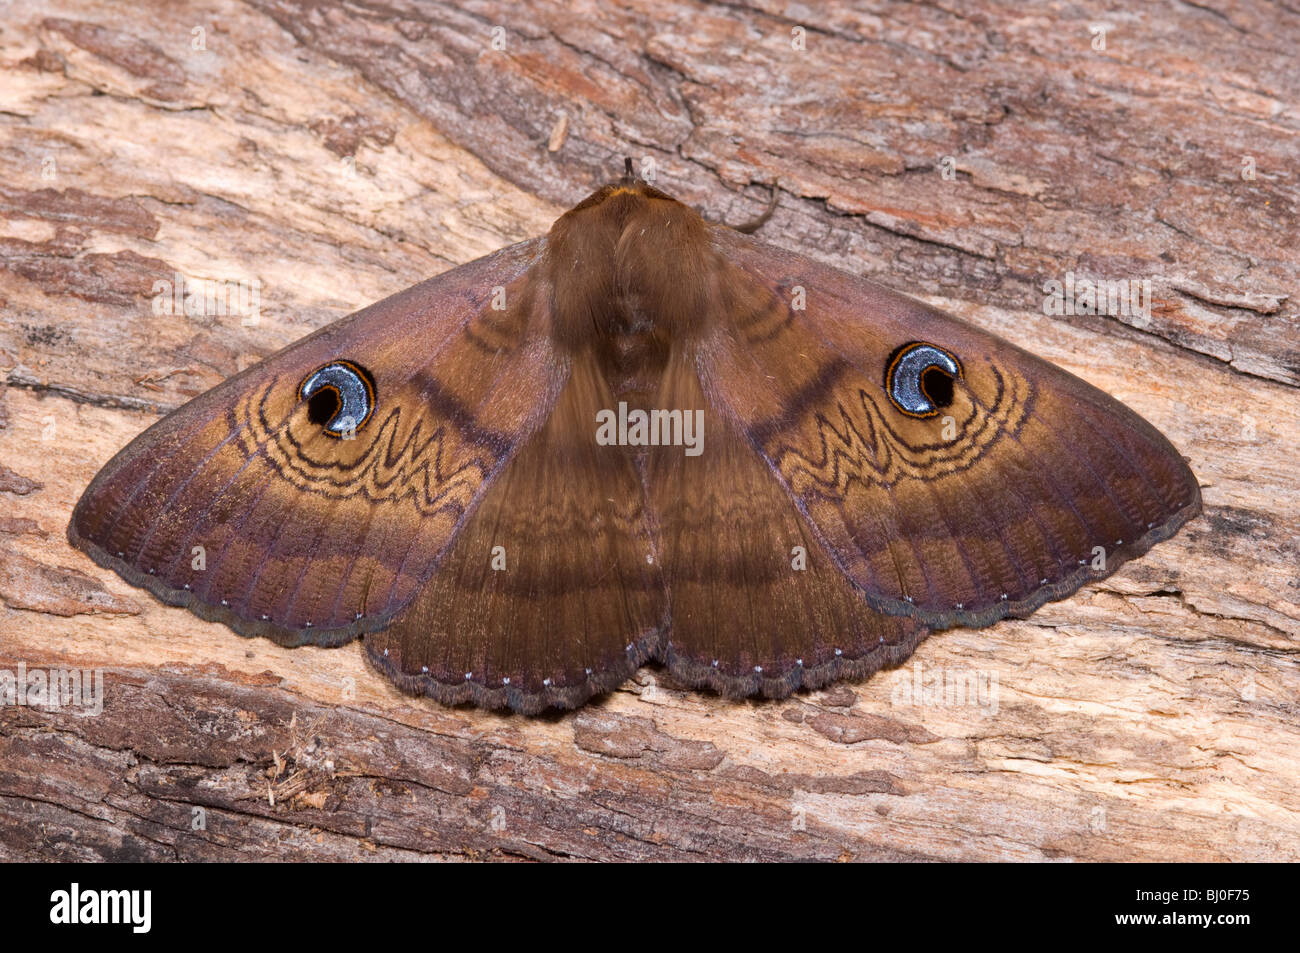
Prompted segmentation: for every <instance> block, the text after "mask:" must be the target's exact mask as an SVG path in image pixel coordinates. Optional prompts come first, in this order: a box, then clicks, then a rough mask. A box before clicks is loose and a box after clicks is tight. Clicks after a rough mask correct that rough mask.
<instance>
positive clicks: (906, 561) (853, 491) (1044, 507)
mask: <svg viewBox="0 0 1300 953" xmlns="http://www.w3.org/2000/svg"><path fill="white" fill-rule="evenodd" d="M714 249H715V251H716V252H717V253H718V254H719V255H720V256H721V259H722V260H724V261H725V262H727V263H729V264H728V265H726V266H723V267H721V269H720V279H719V281H718V284H717V289H718V290H717V291H716V294H717V296H718V299H719V307H718V309H717V310H718V312H719V314H721V315H723V319H722V320H721V321H717V322H714V323H712V324H711V326H710V327H709V329H708V330H707V331H706V332H705V337H704V338H703V340H701V342H700V344H699V346H698V349H697V355H698V357H697V360H698V364H699V368H700V373H701V378H702V381H703V383H704V387H705V391H706V393H707V394H708V396H709V398H710V400H711V401H712V402H713V403H714V404H715V405H716V406H718V407H720V408H722V409H724V410H725V411H726V412H727V413H728V414H729V415H730V416H731V417H732V418H733V419H734V420H735V421H736V422H737V423H738V424H739V426H740V427H741V429H742V430H743V432H744V433H745V436H746V437H747V439H748V441H749V443H750V445H751V446H753V447H754V448H755V449H757V450H758V451H759V452H760V453H761V454H762V455H763V457H764V459H765V460H766V461H767V463H768V464H769V466H770V468H771V471H772V473H773V475H774V476H775V478H776V479H778V480H779V481H780V482H781V483H782V484H783V485H784V487H785V488H786V490H787V491H788V492H789V493H790V495H791V496H792V498H793V499H794V500H795V501H796V503H797V504H798V506H799V507H800V509H801V510H802V512H803V513H804V514H805V515H806V516H807V517H808V519H809V522H810V523H811V525H812V526H813V527H815V532H816V534H817V536H818V538H819V539H820V540H821V542H822V544H823V545H824V546H825V547H826V549H827V551H828V552H829V553H830V554H831V556H832V558H833V559H834V560H835V562H836V564H837V565H838V566H839V567H840V568H841V569H842V570H843V571H844V572H845V573H846V574H847V575H848V577H849V578H850V579H852V580H853V582H854V583H855V584H856V585H857V586H858V587H860V588H861V590H862V591H863V593H864V594H865V595H866V597H867V598H868V599H869V600H870V601H871V602H872V603H873V604H875V605H877V606H879V607H881V608H882V609H884V610H885V611H888V612H891V613H899V614H908V615H913V616H915V617H917V618H919V619H921V620H922V621H923V622H925V623H926V624H928V625H932V626H935V627H944V626H949V625H955V624H960V625H968V626H980V625H986V624H988V623H990V622H993V621H995V620H996V619H999V618H1002V617H1004V616H1007V615H1023V614H1027V613H1028V612H1031V611H1033V610H1034V609H1035V608H1037V607H1038V606H1039V605H1042V604H1043V603H1044V602H1047V601H1049V600H1052V599H1059V598H1063V597H1065V596H1067V595H1069V594H1070V593H1072V592H1074V591H1075V590H1076V589H1078V587H1079V586H1080V585H1082V584H1083V583H1084V582H1086V581H1088V580H1089V579H1094V578H1098V577H1100V576H1103V575H1108V574H1109V573H1111V572H1113V571H1114V570H1115V569H1116V568H1117V567H1118V566H1119V565H1120V564H1121V563H1123V562H1124V561H1125V560H1127V559H1130V558H1132V557H1134V556H1137V555H1140V554H1141V553H1144V552H1145V551H1146V550H1147V549H1148V548H1149V547H1150V546H1152V545H1153V544H1154V543H1156V542H1158V541H1160V540H1163V539H1166V538H1168V537H1170V536H1172V535H1173V534H1174V533H1175V532H1177V530H1178V529H1179V527H1181V526H1182V525H1183V523H1185V522H1186V521H1187V520H1188V519H1190V518H1191V517H1193V516H1195V515H1196V513H1198V512H1199V510H1200V488H1199V485H1198V484H1197V481H1196V478H1195V477H1194V475H1193V474H1192V472H1191V470H1190V469H1189V468H1188V466H1187V464H1186V463H1185V462H1184V460H1183V458H1182V457H1181V456H1180V455H1179V453H1178V452H1177V451H1176V450H1175V449H1174V447H1173V446H1172V445H1170V443H1169V441H1168V440H1166V439H1165V437H1164V436H1163V435H1161V434H1160V433H1159V432H1158V431H1157V430H1156V429H1155V428H1154V427H1152V426H1151V425H1150V424H1148V423H1147V422H1146V421H1145V420H1143V419H1142V418H1141V417H1139V416H1138V415H1137V414H1135V413H1133V412H1132V411H1131V410H1129V409H1128V408H1127V407H1125V406H1124V405H1122V404H1120V403H1119V402H1118V401H1116V400H1114V399H1113V398H1111V397H1109V396H1108V395H1106V394H1105V393H1103V392H1101V391H1100V390H1098V389H1096V388H1095V387H1092V386H1091V385H1089V384H1086V383H1085V382H1083V381H1081V380H1079V379H1078V378H1076V377H1074V376H1072V375H1070V374H1068V373H1066V372H1065V371H1062V370H1061V369H1059V368H1057V367H1055V366H1053V365H1051V364H1049V363H1047V362H1046V361H1043V360H1040V359H1039V358H1036V357H1034V356H1033V355H1031V354H1028V353H1027V352H1025V351H1023V350H1020V349H1019V348H1016V347H1014V346H1012V345H1011V344H1009V343H1008V342H1006V341H1004V340H1002V339H1001V338H998V337H996V336H994V335H992V334H989V333H987V332H984V331H981V330H979V329H977V328H975V327H973V326H971V325H968V324H966V323H964V322H962V321H959V320H957V319H956V318H953V317H951V316H949V315H947V314H944V313H943V312H940V311H938V310H936V309H934V308H931V307H928V306H926V305H924V304H922V303H920V302H918V301H915V300H913V299H911V298H908V297H906V296H905V295H901V294H898V293H896V292H893V291H890V290H889V289H886V288H883V287H881V286H879V285H877V284H875V283H873V282H870V281H867V280H865V279H862V278H859V277H855V276H853V275H849V274H847V273H845V272H842V271H839V270H837V269H834V268H830V267H827V266H824V265H819V264H817V263H815V262H812V261H810V260H808V259H806V258H803V257H801V256H798V255H794V254H791V253H788V252H784V251H781V250H779V249H775V248H771V247H768V246H764V245H761V244H759V243H757V242H754V241H753V240H751V239H748V238H746V237H744V236H741V235H738V234H736V233H734V232H730V231H728V230H726V229H721V228H715V229H714ZM795 304H802V305H803V306H804V307H803V309H799V308H797V307H795ZM911 342H927V343H931V344H934V345H937V346H939V347H941V348H944V349H946V350H947V351H949V352H951V354H952V355H954V356H956V357H957V358H958V360H959V361H960V363H961V368H962V380H961V381H960V382H959V383H958V384H957V385H956V386H955V387H954V388H953V395H952V402H951V405H950V406H948V407H946V408H943V409H942V411H941V412H940V413H939V414H937V415H936V416H933V417H929V418H917V417H911V416H908V415H906V414H904V413H902V412H901V411H900V410H899V409H898V408H897V407H896V406H895V405H894V404H893V403H892V402H891V401H890V399H889V397H888V394H887V391H886V374H887V365H888V363H889V361H890V358H891V355H894V354H895V353H896V352H897V350H898V349H899V348H900V347H902V346H904V345H907V344H909V343H911ZM945 428H951V429H950V431H949V432H948V433H945ZM1103 560H1104V562H1103ZM1094 566H1096V567H1098V568H1094Z"/></svg>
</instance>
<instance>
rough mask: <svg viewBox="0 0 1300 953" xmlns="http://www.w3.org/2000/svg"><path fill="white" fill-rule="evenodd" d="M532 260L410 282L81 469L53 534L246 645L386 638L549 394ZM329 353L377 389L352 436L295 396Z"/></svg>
mask: <svg viewBox="0 0 1300 953" xmlns="http://www.w3.org/2000/svg"><path fill="white" fill-rule="evenodd" d="M539 247H540V243H539V241H530V242H524V243H522V244H520V245H516V246H513V247H511V248H508V249H505V250H503V251H501V252H498V253H497V254H494V255H491V256H488V257H487V258H483V259H480V260H478V261H475V262H472V263H470V264H468V265H465V266H463V267H460V268H457V269H454V270H452V271H450V272H447V273H445V274H443V275H440V276H438V277H436V278H433V279H431V280H429V281H426V282H423V283H422V284H419V285H416V286H414V287H412V288H409V289H407V290H406V291H403V292H401V293H399V294H397V295H394V296H393V297H390V298H388V299H386V300H384V301H381V302H379V303H378V304H375V305H372V306H371V307H368V308H366V309H364V310H363V311H359V312H357V313H356V314H353V315H351V316H350V317H347V318H344V319H342V320H340V321H338V322H336V323H334V324H332V325H330V326H328V327H326V328H323V329H321V330H320V331H318V332H317V333H315V334H312V335H310V336H309V337H307V338H304V339H303V340H301V341H299V342H297V343H295V344H293V345H291V346H289V347H288V348H286V349H284V350H283V351H280V352H279V353H277V354H275V355H274V356H272V357H270V358H268V359H266V360H265V361H263V362H262V363H260V364H258V365H256V366H254V367H252V368H249V369H248V370H246V371H244V372H242V373H240V374H238V375H236V376H235V377H233V378H231V379H230V380H228V381H226V382H225V383H223V384H221V385H220V386H218V387H216V388H213V389H212V390H211V391H208V392H207V393H205V394H203V395H202V396H200V397H198V398H196V399H195V400H193V401H191V402H190V403H188V404H186V405H185V406H184V407H182V408H180V409H179V410H177V411H176V412H174V413H172V414H170V415H169V416H167V417H165V418H164V419H163V420H161V421H159V422H158V423H156V424H155V425H154V426H152V427H150V428H149V429H148V430H146V431H145V432H144V433H142V434H141V435H140V436H139V437H137V438H136V439H135V440H134V441H132V443H131V444H129V445H128V446H127V447H126V448H125V449H123V450H122V451H121V452H120V453H118V454H117V456H115V457H114V458H113V460H112V461H110V462H109V463H108V465H106V466H105V467H104V468H103V470H101V471H100V473H99V475H98V476H96V478H95V480H94V481H93V482H92V483H91V485H90V487H89V488H88V489H87V490H86V492H85V493H84V494H83V496H82V498H81V500H80V501H79V502H78V504H77V506H76V509H75V511H74V513H73V516H72V521H71V523H70V524H69V527H68V536H69V539H70V540H71V541H72V542H73V543H74V544H75V545H77V546H79V547H81V548H82V549H84V550H85V551H86V552H87V553H88V554H89V555H91V556H92V557H93V558H94V559H95V560H96V561H97V562H99V563H100V564H101V565H104V566H108V567H110V568H112V569H114V570H115V571H117V572H118V573H119V574H120V575H122V576H123V578H125V579H126V580H127V581H128V582H131V583H133V584H135V585H141V586H145V587H147V588H148V589H149V590H150V591H152V592H153V593H154V594H155V595H157V596H158V597H159V598H161V599H162V600H164V601H166V602H168V603H171V604H174V605H185V606H188V607H190V608H191V609H193V610H194V611H196V612H198V613H199V614H200V615H202V616H204V617H205V618H210V619H215V620H218V621H221V622H224V623H226V624H228V625H230V626H231V627H232V628H234V629H236V630H237V631H239V632H241V633H243V634H260V635H267V636H270V637H272V638H274V639H276V640H277V641H279V642H281V643H284V644H298V643H303V642H313V643H316V644H336V643H338V642H340V641H343V640H346V639H347V638H349V637H352V636H353V635H355V634H356V633H357V632H359V631H363V630H369V629H372V628H375V627H377V626H379V625H382V624H383V623H384V622H385V621H386V620H388V619H389V618H391V617H392V615H393V614H394V613H395V612H396V611H397V610H398V609H399V608H401V607H402V606H403V605H405V604H406V603H407V602H408V601H410V599H411V597H412V596H413V595H414V594H415V592H416V591H417V589H418V588H419V587H420V585H421V584H422V583H423V582H424V581H425V580H426V579H427V578H428V577H429V575H430V573H431V572H432V570H433V567H434V565H435V564H436V562H437V560H438V558H439V556H440V554H441V553H442V551H443V549H444V548H445V547H446V546H447V544H448V543H449V542H450V541H451V540H452V538H453V537H454V535H455V533H456V531H457V529H458V527H459V526H460V525H461V522H462V521H463V520H464V518H465V517H466V515H467V514H468V513H469V512H471V511H472V509H473V508H474V505H475V503H476V502H477V500H478V498H479V497H480V496H481V494H482V493H483V491H484V489H485V488H486V487H487V486H488V485H489V484H490V483H491V481H492V480H493V478H494V477H495V476H496V474H497V473H498V472H499V471H500V470H501V469H502V467H504V466H505V464H506V463H507V461H508V460H509V459H510V457H511V455H512V454H513V452H514V450H515V449H516V448H517V447H518V446H519V444H520V443H521V442H523V441H525V440H526V439H527V437H529V436H530V435H531V434H532V433H533V432H534V431H535V430H536V429H537V427H539V426H540V425H541V423H542V422H543V421H544V420H545V419H546V415H547V414H548V413H549V411H550V406H551V404H552V403H553V401H554V398H555V395H556V394H557V393H558V390H559V387H560V385H561V383H562V380H563V373H564V364H563V362H561V361H557V360H555V359H554V355H553V354H552V353H551V349H550V345H549V344H548V340H549V338H548V333H547V332H548V327H547V321H548V317H547V307H548V296H547V295H546V294H545V289H543V288H540V287H538V284H539V282H538V280H537V279H536V278H535V277H534V271H533V270H532V266H533V264H534V262H535V259H536V257H537V253H538V250H539ZM494 305H497V306H502V305H504V307H499V308H498V307H494ZM341 359H342V360H347V361H349V362H351V363H353V364H355V365H357V366H358V367H361V368H364V369H365V371H366V372H368V373H369V375H370V376H371V377H372V378H373V384H374V391H375V393H374V401H373V404H374V409H373V414H372V415H371V417H370V418H369V419H368V420H367V421H366V422H365V423H364V425H363V426H361V427H360V428H359V429H357V430H356V432H355V436H354V437H352V438H351V439H341V438H340V437H338V436H334V435H332V434H330V433H326V432H325V428H324V427H322V426H321V424H320V422H318V421H314V420H313V419H312V414H311V412H310V409H309V407H308V402H307V401H305V400H303V399H301V398H300V394H299V389H300V386H301V385H302V384H303V382H304V380H305V379H306V378H307V376H308V375H310V374H312V373H313V371H314V370H316V369H318V368H320V367H322V366H323V365H326V364H328V363H329V362H332V361H338V360H341Z"/></svg>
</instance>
